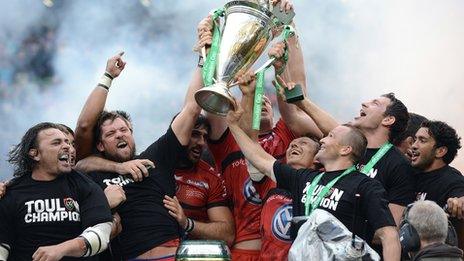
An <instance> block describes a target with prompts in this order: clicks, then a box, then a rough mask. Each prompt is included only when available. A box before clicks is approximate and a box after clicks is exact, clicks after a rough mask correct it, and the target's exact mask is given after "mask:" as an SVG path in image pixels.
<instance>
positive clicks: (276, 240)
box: [259, 188, 293, 261]
mask: <svg viewBox="0 0 464 261" xmlns="http://www.w3.org/2000/svg"><path fill="white" fill-rule="evenodd" d="M292 216H293V214H292V195H291V194H290V192H288V191H286V190H283V189H277V188H274V189H271V190H270V191H269V193H268V195H267V197H266V198H265V199H264V203H263V209H262V211H261V222H260V228H261V236H262V240H263V242H262V245H261V252H260V254H259V260H266V261H267V260H269V261H276V260H287V256H288V251H289V250H290V247H291V246H292V240H291V238H290V225H291V222H292Z"/></svg>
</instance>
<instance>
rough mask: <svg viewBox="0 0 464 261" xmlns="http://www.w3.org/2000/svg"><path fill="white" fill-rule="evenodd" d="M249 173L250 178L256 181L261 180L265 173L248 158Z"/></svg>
mask: <svg viewBox="0 0 464 261" xmlns="http://www.w3.org/2000/svg"><path fill="white" fill-rule="evenodd" d="M246 164H247V169H248V174H250V179H251V180H253V181H254V182H259V181H261V180H262V179H263V178H264V176H265V175H264V174H263V173H261V172H260V171H259V170H258V169H257V168H255V166H253V164H251V163H250V162H249V161H248V160H246Z"/></svg>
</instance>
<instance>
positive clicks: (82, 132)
mask: <svg viewBox="0 0 464 261" xmlns="http://www.w3.org/2000/svg"><path fill="white" fill-rule="evenodd" d="M123 54H124V52H121V53H119V54H117V55H115V56H113V57H111V58H110V59H108V61H107V63H106V71H105V73H104V74H103V76H102V78H101V79H100V81H99V83H98V85H97V87H95V89H94V90H93V91H92V93H91V94H90V95H89V97H88V98H87V101H86V102H85V105H84V107H83V108H82V111H81V114H80V115H79V119H78V120H77V126H76V130H75V136H76V139H75V143H76V144H75V147H76V158H77V159H76V161H79V160H81V159H83V158H85V157H87V156H89V155H91V154H92V144H93V128H94V126H95V124H96V123H97V120H98V117H99V116H100V114H101V113H102V111H103V109H104V108H105V103H106V97H107V96H108V91H109V88H110V87H111V82H112V80H113V79H114V78H116V77H118V76H119V74H120V73H121V72H122V70H124V67H125V66H126V63H125V62H124V61H123V60H122V58H121V57H122V55H123Z"/></svg>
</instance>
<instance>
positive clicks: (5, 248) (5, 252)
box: [0, 243, 10, 261]
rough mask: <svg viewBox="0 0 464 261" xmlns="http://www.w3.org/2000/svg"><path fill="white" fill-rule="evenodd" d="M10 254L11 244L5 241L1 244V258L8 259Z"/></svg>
mask: <svg viewBox="0 0 464 261" xmlns="http://www.w3.org/2000/svg"><path fill="white" fill-rule="evenodd" d="M9 255H10V246H9V245H8V244H5V243H1V244H0V260H1V261H3V260H7V259H8V256H9Z"/></svg>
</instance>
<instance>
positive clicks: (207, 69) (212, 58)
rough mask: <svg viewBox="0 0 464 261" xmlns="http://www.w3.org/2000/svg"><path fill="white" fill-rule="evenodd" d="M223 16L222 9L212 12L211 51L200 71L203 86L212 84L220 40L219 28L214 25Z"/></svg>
mask: <svg viewBox="0 0 464 261" xmlns="http://www.w3.org/2000/svg"><path fill="white" fill-rule="evenodd" d="M220 16H224V8H218V9H216V10H214V12H213V16H212V19H213V39H212V42H211V49H210V51H209V53H208V55H207V56H206V58H205V57H203V58H205V64H204V66H203V69H202V76H203V83H204V85H205V86H209V85H211V84H213V76H214V70H215V69H216V57H217V54H218V52H219V42H220V40H221V32H220V30H219V26H218V25H216V19H217V18H218V17H220Z"/></svg>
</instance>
